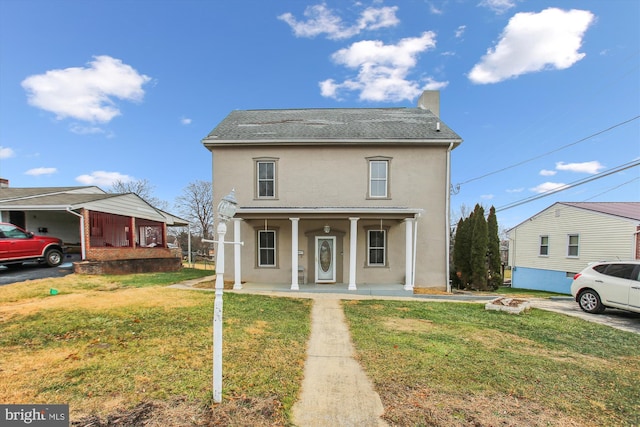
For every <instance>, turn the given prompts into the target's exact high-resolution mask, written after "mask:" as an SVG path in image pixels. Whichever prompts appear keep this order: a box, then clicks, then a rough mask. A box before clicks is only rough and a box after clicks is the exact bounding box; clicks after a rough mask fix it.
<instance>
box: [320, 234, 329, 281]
mask: <svg viewBox="0 0 640 427" xmlns="http://www.w3.org/2000/svg"><path fill="white" fill-rule="evenodd" d="M320 268H321V269H322V271H324V272H325V273H326V272H327V271H329V269H330V268H331V245H329V242H328V241H326V240H325V241H324V242H322V244H321V245H320Z"/></svg>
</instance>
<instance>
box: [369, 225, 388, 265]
mask: <svg viewBox="0 0 640 427" xmlns="http://www.w3.org/2000/svg"><path fill="white" fill-rule="evenodd" d="M386 237H387V236H386V231H385V230H369V232H368V233H367V258H368V259H367V264H368V265H370V266H384V265H386V255H387V244H386V243H387V241H386Z"/></svg>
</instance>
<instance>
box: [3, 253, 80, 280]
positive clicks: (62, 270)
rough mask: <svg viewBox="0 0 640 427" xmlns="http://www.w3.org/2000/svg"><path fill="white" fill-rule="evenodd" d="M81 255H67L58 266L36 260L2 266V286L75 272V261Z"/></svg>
mask: <svg viewBox="0 0 640 427" xmlns="http://www.w3.org/2000/svg"><path fill="white" fill-rule="evenodd" d="M79 260H80V255H66V256H65V259H64V262H63V263H62V264H60V265H59V266H58V267H53V268H50V267H46V266H42V265H38V264H37V263H35V262H25V263H24V264H23V265H22V267H19V268H15V269H14V268H7V267H4V266H0V286H2V285H10V284H12V283H18V282H24V281H26V280H36V279H46V278H49V277H64V276H66V275H67V274H71V273H73V264H72V262H73V261H79Z"/></svg>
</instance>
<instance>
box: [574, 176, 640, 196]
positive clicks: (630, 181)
mask: <svg viewBox="0 0 640 427" xmlns="http://www.w3.org/2000/svg"><path fill="white" fill-rule="evenodd" d="M639 179H640V177H635V178H633V179H630V180H629V181H627V182H623V183H622V184H620V185H616V186H615V187H612V188H608V189H607V190H606V191H603V192H602V193H598V194H596V195H595V196H593V197H589V198H588V199H584V200H583V202H588V201H589V200H593V199H595V198H596V197H599V196H602V195H603V194H605V193H608V192H610V191H613V190H617V189H618V188H620V187H624V186H625V185H627V184H631V183H632V182H633V181H637V180H639Z"/></svg>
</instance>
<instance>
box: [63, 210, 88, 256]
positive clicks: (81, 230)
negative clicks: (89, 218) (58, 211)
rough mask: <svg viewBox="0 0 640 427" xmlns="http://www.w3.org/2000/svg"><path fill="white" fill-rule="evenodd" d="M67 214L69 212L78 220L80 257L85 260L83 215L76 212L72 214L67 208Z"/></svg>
mask: <svg viewBox="0 0 640 427" xmlns="http://www.w3.org/2000/svg"><path fill="white" fill-rule="evenodd" d="M67 212H69V213H70V214H73V215H75V216H77V217H79V218H80V255H81V256H82V259H83V260H84V259H86V258H87V251H86V249H85V243H86V242H85V239H84V215H81V214H79V213H77V212H74V211H72V210H71V208H67Z"/></svg>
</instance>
